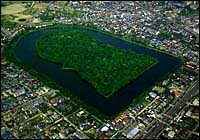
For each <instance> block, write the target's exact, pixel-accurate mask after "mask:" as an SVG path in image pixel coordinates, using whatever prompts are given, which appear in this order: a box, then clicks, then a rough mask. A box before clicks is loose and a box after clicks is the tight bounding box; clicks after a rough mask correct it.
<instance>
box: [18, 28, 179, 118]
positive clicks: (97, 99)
mask: <svg viewBox="0 0 200 140" xmlns="http://www.w3.org/2000/svg"><path fill="white" fill-rule="evenodd" d="M66 28H67V27H65V28H59V27H55V28H53V29H45V30H41V31H36V32H33V33H31V34H29V35H28V36H26V37H25V38H23V39H21V40H20V41H19V42H18V44H17V46H16V47H15V48H14V52H15V54H16V56H17V57H18V58H19V59H21V60H22V61H23V62H24V63H26V64H28V65H30V66H31V67H32V68H33V69H35V70H37V71H38V72H41V73H43V74H45V75H48V76H49V77H50V78H51V79H52V80H53V81H55V82H56V83H58V84H59V85H61V86H62V87H64V88H67V89H69V90H71V91H73V93H74V94H76V95H77V96H78V97H79V98H81V99H83V100H85V101H87V102H88V103H90V104H91V105H92V106H95V107H96V108H97V109H98V110H99V111H100V112H102V113H104V114H106V115H115V114H116V113H118V112H119V111H121V109H122V108H123V107H125V106H127V105H128V104H129V103H130V102H131V101H132V100H133V99H134V98H135V97H137V96H138V95H139V94H140V93H142V92H143V91H144V90H145V89H147V88H149V87H151V86H153V84H154V83H155V82H156V81H158V80H159V79H160V78H161V77H162V76H163V75H164V74H165V73H167V72H169V71H171V70H172V68H174V67H175V66H176V65H178V64H179V63H180V60H178V59H177V58H175V57H171V56H169V55H166V54H161V53H160V52H157V51H153V50H150V49H147V48H144V47H141V46H137V45H134V44H131V43H128V42H125V41H123V40H120V39H118V38H114V37H111V36H108V35H105V34H103V33H100V32H96V31H92V30H88V29H83V28H80V27H79V30H87V31H88V32H90V33H92V34H93V35H94V36H96V37H98V38H99V39H100V40H101V41H102V43H107V44H111V45H113V46H116V47H121V48H130V49H131V50H133V51H135V52H138V53H143V54H147V55H150V56H153V57H155V58H157V59H158V61H159V62H158V64H156V65H155V66H154V67H153V68H151V69H150V70H149V71H147V72H145V73H144V74H143V75H142V76H140V77H139V78H138V79H136V80H134V81H133V82H131V83H129V84H128V85H127V86H126V87H124V88H122V89H120V90H119V91H118V93H116V94H115V95H113V96H112V97H110V98H108V99H106V98H104V97H103V96H101V95H100V94H98V93H97V92H96V91H95V89H94V88H92V87H91V86H90V85H89V84H88V83H87V82H84V80H82V79H81V78H80V76H79V75H78V74H77V73H76V72H73V71H64V70H62V69H61V65H58V64H54V63H51V62H48V61H45V60H43V59H41V58H40V57H39V56H38V55H37V54H36V52H35V49H34V47H35V42H36V40H37V38H38V37H40V36H41V35H43V34H46V33H47V32H49V31H53V30H63V29H66ZM74 28H76V27H74Z"/></svg>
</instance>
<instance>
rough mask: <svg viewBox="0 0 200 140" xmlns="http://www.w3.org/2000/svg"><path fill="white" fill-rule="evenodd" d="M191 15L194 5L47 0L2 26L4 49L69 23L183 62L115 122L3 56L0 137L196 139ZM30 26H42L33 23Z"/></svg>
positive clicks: (195, 28)
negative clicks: (19, 39)
mask: <svg viewBox="0 0 200 140" xmlns="http://www.w3.org/2000/svg"><path fill="white" fill-rule="evenodd" d="M33 5H34V4H33ZM186 8H187V9H189V10H186V11H185V9H186ZM196 10H199V2H198V1H184V2H177V1H69V2H66V3H61V2H60V3H59V2H56V1H51V2H49V3H47V4H46V5H45V6H44V8H43V9H41V10H39V11H37V12H36V13H35V14H34V15H33V16H32V17H31V18H30V19H29V20H27V21H26V22H24V23H17V25H16V26H15V27H14V28H12V29H11V28H10V29H9V28H5V27H1V35H2V38H1V51H5V48H6V47H7V45H8V44H10V43H11V41H12V39H13V38H16V37H19V36H20V35H21V34H25V33H26V31H27V32H30V31H32V30H36V29H45V28H47V27H51V26H53V25H56V24H74V25H83V26H86V27H93V28H95V29H98V30H102V31H104V32H108V33H112V34H114V35H117V36H120V37H122V38H123V39H126V40H129V41H133V42H136V43H137V44H140V45H141V46H148V48H150V49H154V50H157V51H160V52H164V53H166V54H170V55H173V56H175V57H177V58H183V59H184V61H183V64H182V65H181V66H180V67H178V68H176V69H175V70H173V72H172V73H171V74H168V75H167V76H165V77H164V78H162V79H161V80H160V81H158V82H157V83H155V84H154V86H153V87H151V88H149V89H147V90H146V91H145V93H144V94H143V95H144V96H142V97H140V100H137V99H136V100H133V102H132V103H131V104H130V105H128V107H126V108H125V109H123V110H122V111H121V112H120V113H119V114H117V115H116V116H114V118H113V119H101V118H99V117H98V116H96V115H94V114H93V113H91V112H90V111H88V110H87V109H86V108H83V107H81V106H80V104H78V103H76V102H74V101H73V100H72V99H71V97H70V96H67V95H65V94H63V93H62V91H60V90H58V89H53V88H51V87H49V86H48V85H46V84H45V83H43V82H42V81H40V80H39V79H38V78H37V77H36V76H33V75H32V74H30V73H29V72H27V71H26V70H25V69H24V68H22V67H20V66H18V65H17V64H15V63H14V62H12V61H10V60H9V59H8V58H6V57H4V56H2V57H1V118H2V119H1V138H2V139H154V138H156V139H198V138H199V13H196ZM187 11H192V12H191V13H189V14H188V13H187ZM35 20H38V21H40V22H38V23H33V21H35ZM166 65H167V64H166ZM158 72H159V71H158Z"/></svg>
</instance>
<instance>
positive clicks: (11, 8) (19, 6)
mask: <svg viewBox="0 0 200 140" xmlns="http://www.w3.org/2000/svg"><path fill="white" fill-rule="evenodd" d="M24 10H26V8H25V5H24V4H23V3H15V4H10V5H7V6H3V7H1V15H10V14H16V13H20V12H22V11H24Z"/></svg>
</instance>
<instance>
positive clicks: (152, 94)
mask: <svg viewBox="0 0 200 140" xmlns="http://www.w3.org/2000/svg"><path fill="white" fill-rule="evenodd" d="M149 95H150V96H151V97H152V98H156V96H157V94H156V93H154V92H150V93H149Z"/></svg>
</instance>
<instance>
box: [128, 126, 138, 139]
mask: <svg viewBox="0 0 200 140" xmlns="http://www.w3.org/2000/svg"><path fill="white" fill-rule="evenodd" d="M138 132H139V129H138V128H137V127H136V128H133V129H132V130H131V131H130V132H129V133H128V135H127V138H133V137H134V136H135V135H136V134H137V133H138Z"/></svg>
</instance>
